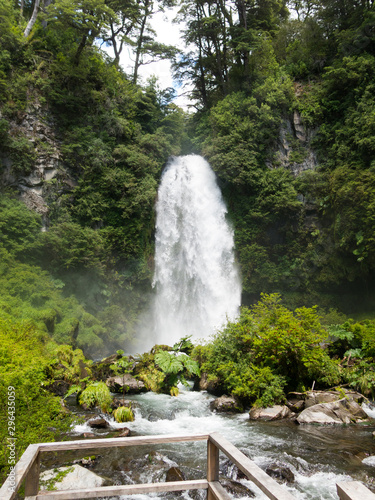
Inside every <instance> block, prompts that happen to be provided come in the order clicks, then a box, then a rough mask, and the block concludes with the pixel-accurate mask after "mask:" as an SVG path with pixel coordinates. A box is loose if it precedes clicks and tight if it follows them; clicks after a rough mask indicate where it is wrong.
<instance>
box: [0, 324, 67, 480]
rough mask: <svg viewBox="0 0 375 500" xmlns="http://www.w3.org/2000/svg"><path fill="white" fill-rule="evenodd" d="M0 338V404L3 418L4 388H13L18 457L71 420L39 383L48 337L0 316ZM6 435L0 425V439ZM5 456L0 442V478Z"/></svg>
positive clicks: (44, 377) (46, 362) (45, 367)
mask: <svg viewBox="0 0 375 500" xmlns="http://www.w3.org/2000/svg"><path fill="white" fill-rule="evenodd" d="M0 339H1V342H0V345H1V347H0V408H1V414H2V416H3V417H4V419H5V418H6V416H7V414H8V401H10V400H9V399H8V392H9V390H8V388H9V387H12V388H14V399H13V401H15V415H16V420H15V423H16V427H15V431H16V434H15V441H14V443H15V450H16V460H18V459H19V458H20V457H21V454H22V453H23V452H24V450H25V449H26V447H27V446H28V445H29V444H31V443H39V442H46V441H53V440H55V439H56V437H57V434H58V433H60V432H64V431H66V430H67V429H68V428H69V426H70V424H71V422H72V420H71V418H70V417H69V416H68V415H67V414H66V413H65V412H64V411H63V409H62V407H61V405H60V400H59V398H58V397H55V396H53V395H52V394H51V393H49V392H48V391H46V389H45V388H44V386H43V383H44V382H45V381H46V380H47V372H48V365H49V362H50V360H51V358H50V355H49V353H48V337H47V336H46V335H45V334H43V333H40V332H38V330H37V329H36V328H35V327H34V326H33V325H32V324H31V323H30V322H26V321H23V322H17V321H12V320H8V319H4V318H0ZM12 397H13V396H12ZM13 417H14V414H13ZM10 418H11V417H10ZM53 428H54V429H55V430H53ZM7 438H9V434H8V429H7V426H6V425H2V426H1V428H0V439H1V442H3V443H7ZM8 458H9V457H8V448H7V447H6V446H3V447H2V449H1V451H0V471H1V476H2V479H5V477H4V476H5V475H6V474H8V472H9V468H8V465H9V464H8Z"/></svg>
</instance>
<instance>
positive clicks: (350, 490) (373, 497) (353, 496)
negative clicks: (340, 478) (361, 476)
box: [336, 481, 375, 500]
mask: <svg viewBox="0 0 375 500" xmlns="http://www.w3.org/2000/svg"><path fill="white" fill-rule="evenodd" d="M336 488H337V494H338V496H339V497H340V499H341V500H375V494H374V493H373V492H372V491H370V490H369V489H368V488H366V486H365V485H364V484H362V483H361V482H359V481H348V482H340V483H337V484H336Z"/></svg>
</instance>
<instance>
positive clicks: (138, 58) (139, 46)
mask: <svg viewBox="0 0 375 500" xmlns="http://www.w3.org/2000/svg"><path fill="white" fill-rule="evenodd" d="M148 4H149V2H148V1H147V2H145V13H144V16H143V19H142V24H141V29H140V32H139V37H138V41H137V50H136V53H135V63H134V73H133V83H134V84H136V83H137V80H138V69H139V67H140V65H141V54H142V45H143V34H144V32H145V28H146V21H147V17H148V14H149V13H148Z"/></svg>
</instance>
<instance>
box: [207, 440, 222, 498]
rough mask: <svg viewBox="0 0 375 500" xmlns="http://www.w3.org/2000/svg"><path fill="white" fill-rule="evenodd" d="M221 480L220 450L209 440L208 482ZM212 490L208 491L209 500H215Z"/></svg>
mask: <svg viewBox="0 0 375 500" xmlns="http://www.w3.org/2000/svg"><path fill="white" fill-rule="evenodd" d="M218 480H219V448H218V447H217V446H216V445H215V444H214V443H213V442H212V441H210V440H209V439H208V441H207V481H208V482H211V481H218ZM215 498H216V497H215V495H214V493H213V492H212V490H210V489H208V491H207V500H215Z"/></svg>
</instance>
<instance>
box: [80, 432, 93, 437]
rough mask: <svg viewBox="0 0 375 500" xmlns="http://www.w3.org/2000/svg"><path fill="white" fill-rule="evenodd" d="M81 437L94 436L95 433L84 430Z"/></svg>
mask: <svg viewBox="0 0 375 500" xmlns="http://www.w3.org/2000/svg"><path fill="white" fill-rule="evenodd" d="M83 437H84V438H94V437H95V434H94V433H93V432H84V433H83Z"/></svg>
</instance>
